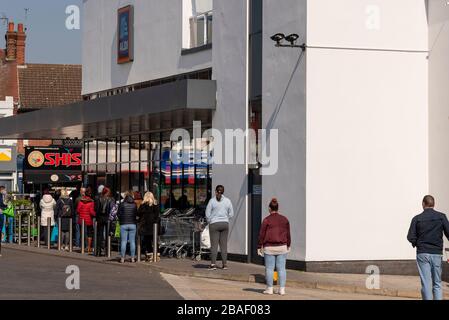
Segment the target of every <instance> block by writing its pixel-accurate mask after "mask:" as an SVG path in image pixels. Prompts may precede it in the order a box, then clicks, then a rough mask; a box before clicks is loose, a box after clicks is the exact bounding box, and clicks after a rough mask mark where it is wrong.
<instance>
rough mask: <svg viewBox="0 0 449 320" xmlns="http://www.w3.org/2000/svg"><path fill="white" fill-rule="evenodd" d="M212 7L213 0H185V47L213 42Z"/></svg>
mask: <svg viewBox="0 0 449 320" xmlns="http://www.w3.org/2000/svg"><path fill="white" fill-rule="evenodd" d="M212 8H213V2H212V0H183V14H182V16H183V18H182V19H183V23H182V24H183V44H182V47H183V49H186V50H188V49H194V48H200V47H204V46H207V45H210V44H211V43H212V22H213V18H212V17H213V15H212ZM209 47H210V46H207V48H209Z"/></svg>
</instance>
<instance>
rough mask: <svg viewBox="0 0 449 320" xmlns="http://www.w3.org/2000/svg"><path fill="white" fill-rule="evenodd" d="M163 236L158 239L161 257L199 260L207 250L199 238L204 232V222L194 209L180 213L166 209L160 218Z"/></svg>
mask: <svg viewBox="0 0 449 320" xmlns="http://www.w3.org/2000/svg"><path fill="white" fill-rule="evenodd" d="M161 226H162V230H163V234H162V235H161V237H160V252H161V255H162V256H165V257H170V258H178V259H185V258H187V257H189V258H192V259H196V260H197V261H199V260H201V258H202V255H203V254H205V253H208V249H209V248H205V247H204V246H203V245H202V241H201V236H202V233H203V232H204V230H205V226H206V223H205V220H204V218H202V217H201V216H199V215H198V214H196V210H195V209H193V208H192V209H188V210H186V211H184V212H181V211H179V210H177V209H167V210H166V211H165V212H164V213H163V214H162V216H161Z"/></svg>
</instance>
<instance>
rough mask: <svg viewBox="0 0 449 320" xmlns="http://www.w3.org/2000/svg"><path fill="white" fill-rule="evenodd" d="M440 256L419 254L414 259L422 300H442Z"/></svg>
mask: <svg viewBox="0 0 449 320" xmlns="http://www.w3.org/2000/svg"><path fill="white" fill-rule="evenodd" d="M442 258H443V256H442V255H441V254H429V253H420V254H418V255H417V257H416V261H417V264H418V271H419V276H420V277H421V295H422V298H423V300H443V289H442V286H441V270H442V269H441V260H442Z"/></svg>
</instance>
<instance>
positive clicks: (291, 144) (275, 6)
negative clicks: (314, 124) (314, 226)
mask: <svg viewBox="0 0 449 320" xmlns="http://www.w3.org/2000/svg"><path fill="white" fill-rule="evenodd" d="M263 12H264V16H263V39H264V42H263V84H262V88H263V90H262V91H263V98H262V99H263V100H262V104H263V106H262V112H263V114H262V123H263V128H265V129H269V130H270V129H277V130H279V157H278V159H279V168H278V172H277V173H276V174H275V175H273V176H263V177H262V183H263V191H262V193H263V194H262V208H263V210H264V211H263V212H262V218H265V217H266V216H267V215H268V211H267V208H268V204H269V202H270V200H271V199H272V198H273V197H276V198H278V201H279V204H280V208H279V210H280V212H281V213H282V214H284V215H285V216H287V217H288V219H289V220H290V225H291V235H292V247H291V253H290V254H289V256H288V259H291V260H304V259H305V256H306V232H307V230H306V56H305V55H304V56H302V58H301V60H300V59H299V57H300V54H301V50H299V49H291V48H276V47H275V46H274V42H273V41H272V40H271V39H270V36H272V35H273V34H275V33H278V32H283V33H285V34H289V33H293V32H295V33H298V34H299V35H300V39H299V40H298V43H303V42H305V40H306V39H305V35H306V20H307V17H306V13H307V12H306V1H305V0H300V1H298V0H282V1H279V0H266V1H264V7H263ZM274 17H282V19H276V18H274ZM290 79H291V83H290V85H289V81H290Z"/></svg>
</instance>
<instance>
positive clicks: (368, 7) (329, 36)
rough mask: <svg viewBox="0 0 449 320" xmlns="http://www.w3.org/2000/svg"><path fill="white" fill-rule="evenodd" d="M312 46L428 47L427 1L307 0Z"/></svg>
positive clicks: (308, 25)
mask: <svg viewBox="0 0 449 320" xmlns="http://www.w3.org/2000/svg"><path fill="white" fill-rule="evenodd" d="M307 12H308V13H307V16H308V19H307V41H308V43H307V44H308V45H309V46H324V47H343V48H354V47H355V48H367V49H372V48H376V49H398V50H427V21H426V6H425V1H424V0H338V1H336V0H311V1H307Z"/></svg>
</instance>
